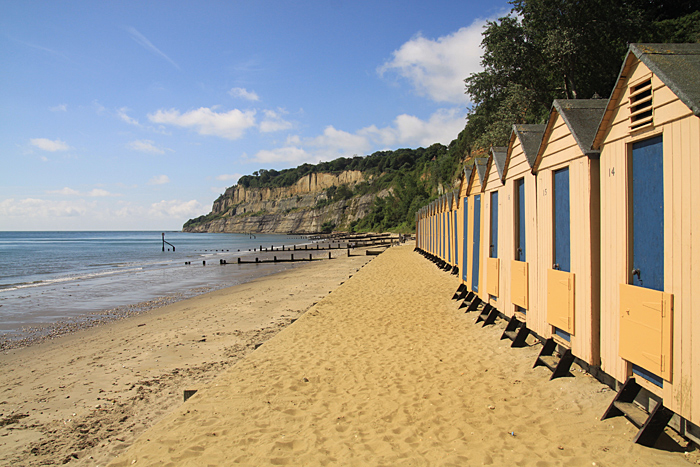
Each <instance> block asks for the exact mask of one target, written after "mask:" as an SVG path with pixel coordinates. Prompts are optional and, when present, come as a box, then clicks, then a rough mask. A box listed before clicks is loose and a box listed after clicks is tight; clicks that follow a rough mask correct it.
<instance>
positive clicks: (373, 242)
mask: <svg viewBox="0 0 700 467" xmlns="http://www.w3.org/2000/svg"><path fill="white" fill-rule="evenodd" d="M309 238H310V239H313V240H317V241H319V240H320V241H322V240H330V239H337V240H338V243H333V242H330V243H328V244H327V245H323V246H321V245H320V244H318V243H317V244H316V245H315V246H314V245H303V248H302V246H301V245H292V246H291V247H290V246H286V245H281V246H279V247H275V246H274V245H270V248H265V247H263V246H262V245H260V248H259V250H258V249H256V248H253V251H259V252H261V253H267V252H275V251H289V252H290V256H289V258H278V257H277V256H276V255H275V256H273V257H272V259H269V258H263V259H260V258H255V260H252V259H250V260H247V259H243V258H240V257H239V258H238V259H237V261H236V263H233V264H261V263H290V262H297V261H315V260H322V259H333V255H332V252H331V251H330V250H343V249H344V250H347V255H348V256H352V254H351V250H353V249H355V248H362V247H370V246H380V247H382V246H383V247H389V246H391V245H393V244H398V243H403V242H404V241H405V237H404V236H403V235H399V236H395V237H394V236H391V234H378V235H357V236H347V235H342V236H341V235H337V236H336V235H333V236H331V235H328V236H325V237H324V236H314V237H309ZM342 239H345V242H344V244H343V242H342V241H341V240H342ZM323 250H328V258H326V257H325V256H324V257H317V258H314V257H313V253H310V254H309V257H308V258H306V256H305V255H303V256H302V255H297V257H296V258H295V257H294V253H291V252H294V251H304V252H307V251H310V252H318V251H323ZM214 251H218V250H214ZM221 251H222V252H223V251H224V250H223V249H222V250H221ZM226 251H228V250H226ZM365 253H366V254H368V255H369V254H377V252H370V251H366V252H365ZM185 264H186V265H189V264H192V263H191V261H185ZM206 264H207V262H206V260H202V265H203V266H206ZM219 264H221V265H224V264H229V263H228V262H227V261H226V260H225V259H219Z"/></svg>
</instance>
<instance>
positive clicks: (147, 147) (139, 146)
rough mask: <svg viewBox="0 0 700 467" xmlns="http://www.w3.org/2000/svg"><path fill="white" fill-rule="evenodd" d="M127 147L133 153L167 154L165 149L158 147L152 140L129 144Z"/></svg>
mask: <svg viewBox="0 0 700 467" xmlns="http://www.w3.org/2000/svg"><path fill="white" fill-rule="evenodd" d="M126 147H127V148H129V149H131V150H132V151H140V152H145V153H148V154H165V149H161V148H159V147H157V146H156V145H155V143H154V142H153V141H151V140H150V139H142V140H136V141H132V142H131V143H129V144H127V145H126Z"/></svg>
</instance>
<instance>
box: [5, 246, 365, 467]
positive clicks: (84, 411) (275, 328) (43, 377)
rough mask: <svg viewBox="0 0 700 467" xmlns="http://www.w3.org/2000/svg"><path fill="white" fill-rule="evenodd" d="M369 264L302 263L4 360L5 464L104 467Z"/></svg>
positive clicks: (342, 260)
mask: <svg viewBox="0 0 700 467" xmlns="http://www.w3.org/2000/svg"><path fill="white" fill-rule="evenodd" d="M341 253H342V254H345V252H344V251H342V252H341ZM334 254H335V253H334ZM338 254H340V253H338ZM371 258H372V257H368V256H353V257H350V258H348V257H339V258H337V259H333V260H331V261H328V260H326V261H319V262H313V263H308V264H301V265H300V266H298V267H296V268H294V269H291V270H288V271H284V272H281V273H278V274H274V275H271V276H266V277H262V278H259V279H255V280H253V281H251V282H248V283H245V284H241V285H237V286H234V287H230V288H227V289H221V290H217V291H214V292H210V293H208V294H204V295H200V296H197V297H194V298H190V299H188V300H184V301H180V302H177V303H174V304H170V305H168V306H164V307H161V308H156V309H153V310H150V311H148V312H145V313H142V314H138V315H136V316H129V315H125V316H126V317H125V319H122V320H119V321H113V322H110V323H107V324H102V325H99V326H96V327H92V328H90V329H83V330H79V331H77V332H73V333H70V334H68V335H65V336H61V337H58V338H54V339H52V340H48V341H46V342H43V343H41V344H37V345H33V346H31V347H26V348H21V349H13V350H7V351H4V352H2V353H0V465H3V466H4V465H22V466H34V465H61V464H64V463H69V465H105V464H106V463H107V462H108V461H109V460H111V459H113V458H114V457H115V456H116V455H118V454H119V453H120V452H122V451H123V450H124V449H125V448H126V447H128V446H129V445H131V443H132V442H133V441H134V439H136V438H137V437H138V436H139V435H140V434H141V433H142V432H143V431H144V430H145V429H147V428H148V427H150V426H152V425H153V424H154V423H156V422H157V421H158V420H160V419H161V418H162V417H163V416H165V415H166V414H168V413H170V412H172V411H173V410H174V409H176V408H177V407H178V406H180V405H181V404H182V402H183V392H184V390H185V389H190V388H199V387H203V386H205V385H207V384H209V383H210V382H211V381H212V380H213V379H214V378H216V377H217V376H219V375H221V374H222V372H223V371H224V370H225V369H227V368H229V367H230V366H232V365H233V364H235V363H236V362H237V361H238V360H240V359H241V358H243V357H244V356H246V355H247V354H249V353H250V352H252V351H253V350H254V349H255V347H256V346H257V345H259V344H260V343H262V342H265V341H266V340H267V339H269V338H270V337H272V336H274V335H275V334H276V333H278V332H279V331H280V330H281V329H283V328H284V327H285V326H287V325H289V323H290V322H292V321H293V320H294V319H296V318H298V317H299V316H300V315H301V314H303V313H304V312H305V311H306V310H308V309H309V308H310V307H311V306H312V305H313V304H314V303H316V302H318V301H320V300H321V299H322V298H324V297H326V296H327V295H328V293H329V292H330V291H332V290H334V289H335V288H337V287H338V286H339V285H340V284H341V283H342V282H343V281H346V280H347V279H348V277H349V276H350V275H352V274H354V273H355V272H356V270H357V269H360V268H361V267H362V266H363V265H364V264H365V263H366V262H367V261H369V260H370V259H371ZM228 267H236V266H235V265H232V266H228ZM248 267H251V266H248Z"/></svg>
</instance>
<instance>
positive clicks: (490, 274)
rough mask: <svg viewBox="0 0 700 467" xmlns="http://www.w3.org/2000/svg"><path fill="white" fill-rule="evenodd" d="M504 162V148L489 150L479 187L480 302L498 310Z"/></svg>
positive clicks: (502, 303) (500, 281)
mask: <svg viewBox="0 0 700 467" xmlns="http://www.w3.org/2000/svg"><path fill="white" fill-rule="evenodd" d="M505 162H506V148H494V147H492V148H491V149H490V150H489V157H488V160H487V162H486V173H485V175H484V187H483V198H482V203H483V214H484V217H483V219H482V223H483V226H484V227H483V232H484V238H483V241H482V242H481V255H482V257H483V263H482V266H481V267H482V269H483V271H484V273H483V274H482V280H483V287H482V288H483V290H482V291H481V292H482V293H483V295H480V296H481V297H482V299H483V300H484V301H485V302H487V303H489V304H491V305H492V306H494V307H495V308H497V309H499V310H503V307H504V302H503V295H502V293H501V292H502V291H503V289H504V287H503V283H502V280H501V279H502V278H501V269H502V267H503V266H502V265H503V263H502V259H501V258H502V256H503V243H504V242H503V238H502V237H503V233H504V232H503V212H504V211H503V204H504V203H505V202H507V199H505V198H504V193H503V192H504V187H503V179H502V177H503V167H504V166H505Z"/></svg>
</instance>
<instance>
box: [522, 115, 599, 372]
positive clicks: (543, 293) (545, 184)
mask: <svg viewBox="0 0 700 467" xmlns="http://www.w3.org/2000/svg"><path fill="white" fill-rule="evenodd" d="M535 169H536V174H537V210H538V212H537V219H538V221H539V226H538V227H539V228H538V239H539V243H538V248H537V253H538V259H537V261H538V264H537V274H538V278H537V280H538V283H539V288H538V297H537V300H538V303H539V304H541V306H542V307H543V310H544V311H545V314H546V315H547V322H548V323H549V324H550V325H552V324H553V322H556V324H558V325H557V326H556V327H554V326H552V327H551V328H550V329H551V334H553V335H554V336H555V340H557V342H559V343H560V344H562V345H564V346H566V347H570V348H571V351H572V352H573V354H574V355H575V356H577V357H579V358H580V359H582V360H583V361H585V362H587V363H589V364H591V365H597V364H598V363H599V318H600V317H599V302H598V297H597V296H595V291H596V290H597V287H598V281H599V275H600V272H599V265H598V264H595V265H594V264H593V263H594V261H595V260H594V257H596V258H597V256H598V252H596V251H595V245H597V243H598V239H594V238H593V237H594V235H593V234H592V232H593V231H594V230H595V228H597V225H598V222H599V221H598V220H597V216H598V215H599V213H598V212H597V209H596V208H595V205H596V203H599V196H600V194H599V192H598V191H597V185H596V180H597V179H598V176H599V161H598V160H597V159H592V158H589V157H587V156H585V155H584V154H583V153H582V150H581V148H580V147H579V145H578V144H577V142H576V140H575V138H574V136H573V135H572V133H571V130H570V129H569V127H568V125H567V124H566V122H565V121H564V119H563V118H562V116H561V115H560V114H559V113H558V112H556V111H554V110H553V111H552V114H551V115H550V121H549V123H548V129H547V131H546V132H545V135H544V138H543V140H542V146H541V147H540V151H539V154H538V162H537V163H536V166H535ZM567 169H568V175H567V173H566V170H567ZM555 174H556V176H557V177H561V180H562V184H563V186H565V185H566V184H567V183H568V190H566V192H564V190H561V189H560V193H559V194H558V193H555V187H554V181H555V180H554V177H555ZM562 195H563V196H564V197H567V196H568V198H569V199H568V204H567V203H566V202H565V201H566V200H565V198H564V204H565V205H568V208H569V215H568V217H569V222H568V225H566V226H563V227H564V228H563V229H562V228H560V227H561V226H557V225H555V212H554V211H555V203H556V202H557V200H556V199H555V197H557V196H562ZM561 199H562V198H560V200H561ZM559 206H563V204H559ZM561 212H565V209H561ZM565 217H566V216H565ZM565 217H564V218H565ZM559 219H562V218H561V217H560V218H559ZM555 229H559V232H563V233H562V234H561V235H563V236H564V238H565V237H566V236H567V235H568V245H569V254H568V255H567V256H568V259H569V266H565V265H564V264H560V265H559V266H558V267H555V263H556V262H557V261H558V262H561V261H562V259H556V260H555V247H556V246H555ZM565 243H567V242H566V240H564V241H561V242H560V244H565ZM559 268H561V270H556V269H559ZM567 269H568V272H566V270H567ZM567 281H568V285H567V284H566V282H567ZM557 284H559V286H558V287H557V286H556V285H557ZM562 287H563V289H562ZM567 287H568V293H567V291H566V290H567ZM562 301H564V302H563V303H564V304H563V305H558V304H561V303H562ZM567 302H568V304H567ZM567 311H568V313H567ZM555 313H556V315H555ZM555 316H556V318H555ZM559 330H561V331H564V332H563V333H562V332H561V331H559ZM567 334H568V340H567V337H562V336H567ZM546 335H547V333H545V336H546ZM543 337H544V336H543Z"/></svg>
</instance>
